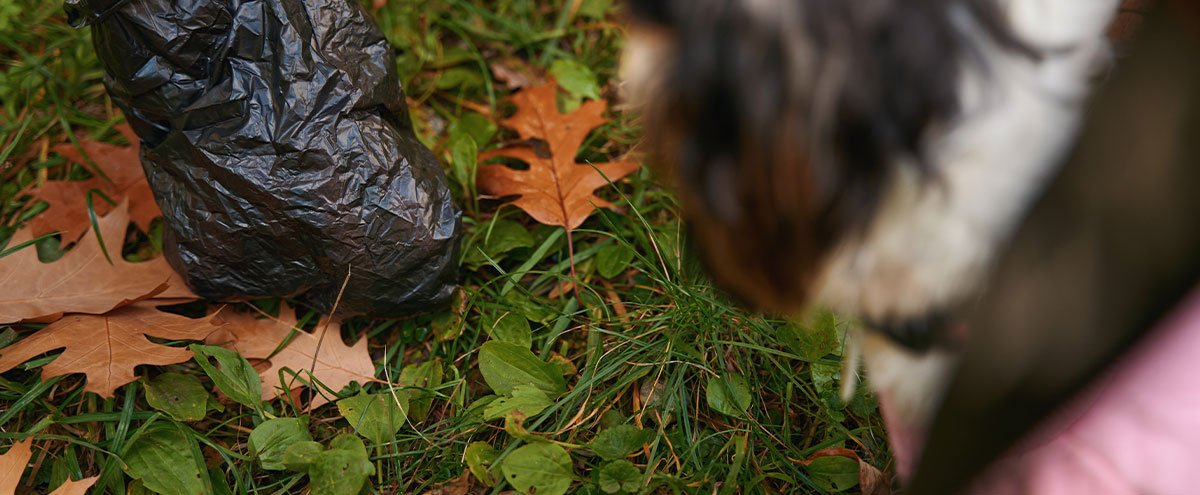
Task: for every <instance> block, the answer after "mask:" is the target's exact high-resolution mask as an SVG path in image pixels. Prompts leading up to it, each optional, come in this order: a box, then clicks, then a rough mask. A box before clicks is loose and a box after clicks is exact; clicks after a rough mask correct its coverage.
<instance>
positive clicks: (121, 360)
mask: <svg viewBox="0 0 1200 495" xmlns="http://www.w3.org/2000/svg"><path fill="white" fill-rule="evenodd" d="M218 328H219V327H218V326H216V325H215V324H214V322H212V321H211V320H210V319H198V320H193V319H191V318H185V317H183V316H179V315H176V314H171V313H164V312H162V311H158V310H157V309H154V307H153V306H148V305H144V304H135V305H133V306H128V307H124V308H120V309H117V310H115V311H113V312H111V313H108V314H106V315H100V316H95V315H70V316H67V317H66V318H63V319H61V320H59V321H56V322H54V323H51V324H50V325H47V326H46V327H45V328H42V329H41V330H39V331H38V332H37V333H34V334H33V335H30V336H28V337H26V338H25V339H23V340H21V341H20V342H17V343H16V344H13V345H11V346H8V347H5V348H4V349H0V373H3V372H5V371H8V370H10V369H12V368H13V367H15V366H17V365H19V364H21V363H24V362H25V361H28V360H29V359H30V358H33V357H34V356H37V355H39V354H43V353H46V352H50V351H53V350H56V349H65V350H64V351H63V353H62V354H61V355H60V356H58V358H57V359H55V360H54V361H51V362H49V363H47V364H46V365H45V366H43V367H42V379H46V378H50V377H53V376H59V375H66V374H70V373H83V374H85V375H87V385H85V386H84V388H83V390H84V391H87V392H94V393H96V394H99V395H100V396H102V397H112V396H113V391H115V390H116V389H117V387H120V386H122V385H125V384H126V383H129V382H132V381H134V380H135V379H137V376H136V375H134V367H136V366H139V365H143V364H156V365H165V364H175V363H182V362H184V361H187V360H189V359H191V358H192V351H189V350H187V349H183V348H179V347H171V346H167V345H163V344H158V343H155V342H152V341H151V340H150V339H149V337H155V338H159V339H168V340H203V339H204V338H205V337H207V336H208V335H209V334H211V333H213V332H214V331H216V330H217V329H218Z"/></svg>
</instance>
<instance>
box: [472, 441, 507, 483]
mask: <svg viewBox="0 0 1200 495" xmlns="http://www.w3.org/2000/svg"><path fill="white" fill-rule="evenodd" d="M499 456H500V453H499V452H497V451H496V449H494V448H492V446H491V445H488V444H487V443H484V442H474V443H472V444H470V445H468V446H467V450H466V452H464V453H463V457H464V458H465V459H466V461H467V469H470V470H471V474H473V475H475V479H477V480H479V481H481V482H483V484H485V485H487V486H496V482H498V481H500V480H499V479H498V478H497V477H496V473H495V472H494V471H493V469H492V468H493V466H492V465H493V464H495V463H496V458H497V457H499Z"/></svg>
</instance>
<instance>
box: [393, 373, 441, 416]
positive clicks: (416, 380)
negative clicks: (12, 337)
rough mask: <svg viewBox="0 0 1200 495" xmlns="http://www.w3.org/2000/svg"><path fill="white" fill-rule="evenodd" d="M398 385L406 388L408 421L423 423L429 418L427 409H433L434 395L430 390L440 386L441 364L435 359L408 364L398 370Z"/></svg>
mask: <svg viewBox="0 0 1200 495" xmlns="http://www.w3.org/2000/svg"><path fill="white" fill-rule="evenodd" d="M400 384H401V385H404V386H407V387H416V388H410V389H406V390H405V392H406V393H407V394H408V419H409V420H410V421H413V422H421V421H425V418H426V417H428V416H429V408H430V407H433V397H434V393H433V392H432V391H430V390H419V389H435V388H437V387H439V386H441V384H442V363H441V361H439V360H437V359H432V360H429V361H425V362H423V363H420V364H410V365H408V366H405V367H404V369H402V370H400Z"/></svg>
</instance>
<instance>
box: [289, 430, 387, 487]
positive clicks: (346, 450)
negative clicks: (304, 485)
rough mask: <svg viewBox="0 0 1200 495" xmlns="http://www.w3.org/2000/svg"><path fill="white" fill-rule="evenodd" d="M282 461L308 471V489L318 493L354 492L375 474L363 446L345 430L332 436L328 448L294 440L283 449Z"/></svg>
mask: <svg viewBox="0 0 1200 495" xmlns="http://www.w3.org/2000/svg"><path fill="white" fill-rule="evenodd" d="M283 464H284V465H285V466H287V468H288V469H291V470H293V471H299V472H303V473H308V479H309V486H308V489H309V492H310V493H319V494H329V495H356V494H357V493H358V492H359V491H361V490H362V488H363V484H364V483H366V482H367V479H368V478H369V477H370V476H371V475H373V474H375V465H374V464H371V460H370V457H369V456H368V455H367V446H366V445H363V441H362V439H361V438H358V436H356V435H352V434H349V433H344V434H341V435H338V436H337V437H335V438H334V439H333V440H332V441H331V442H329V448H328V449H325V448H322V447H321V444H319V443H316V442H296V443H294V444H292V446H291V447H288V448H287V450H286V451H285V452H284V454H283Z"/></svg>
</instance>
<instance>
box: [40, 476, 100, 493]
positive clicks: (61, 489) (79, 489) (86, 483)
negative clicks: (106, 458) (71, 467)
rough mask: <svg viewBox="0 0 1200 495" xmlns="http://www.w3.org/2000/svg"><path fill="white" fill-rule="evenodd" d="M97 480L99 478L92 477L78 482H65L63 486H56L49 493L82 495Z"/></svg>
mask: <svg viewBox="0 0 1200 495" xmlns="http://www.w3.org/2000/svg"><path fill="white" fill-rule="evenodd" d="M99 479H100V477H99V476H92V477H91V478H84V479H81V480H79V481H72V480H66V481H64V482H63V484H61V485H58V488H55V489H54V491H52V492H50V495H83V494H85V493H87V491H88V488H91V487H92V485H94V484H96V480H99Z"/></svg>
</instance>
